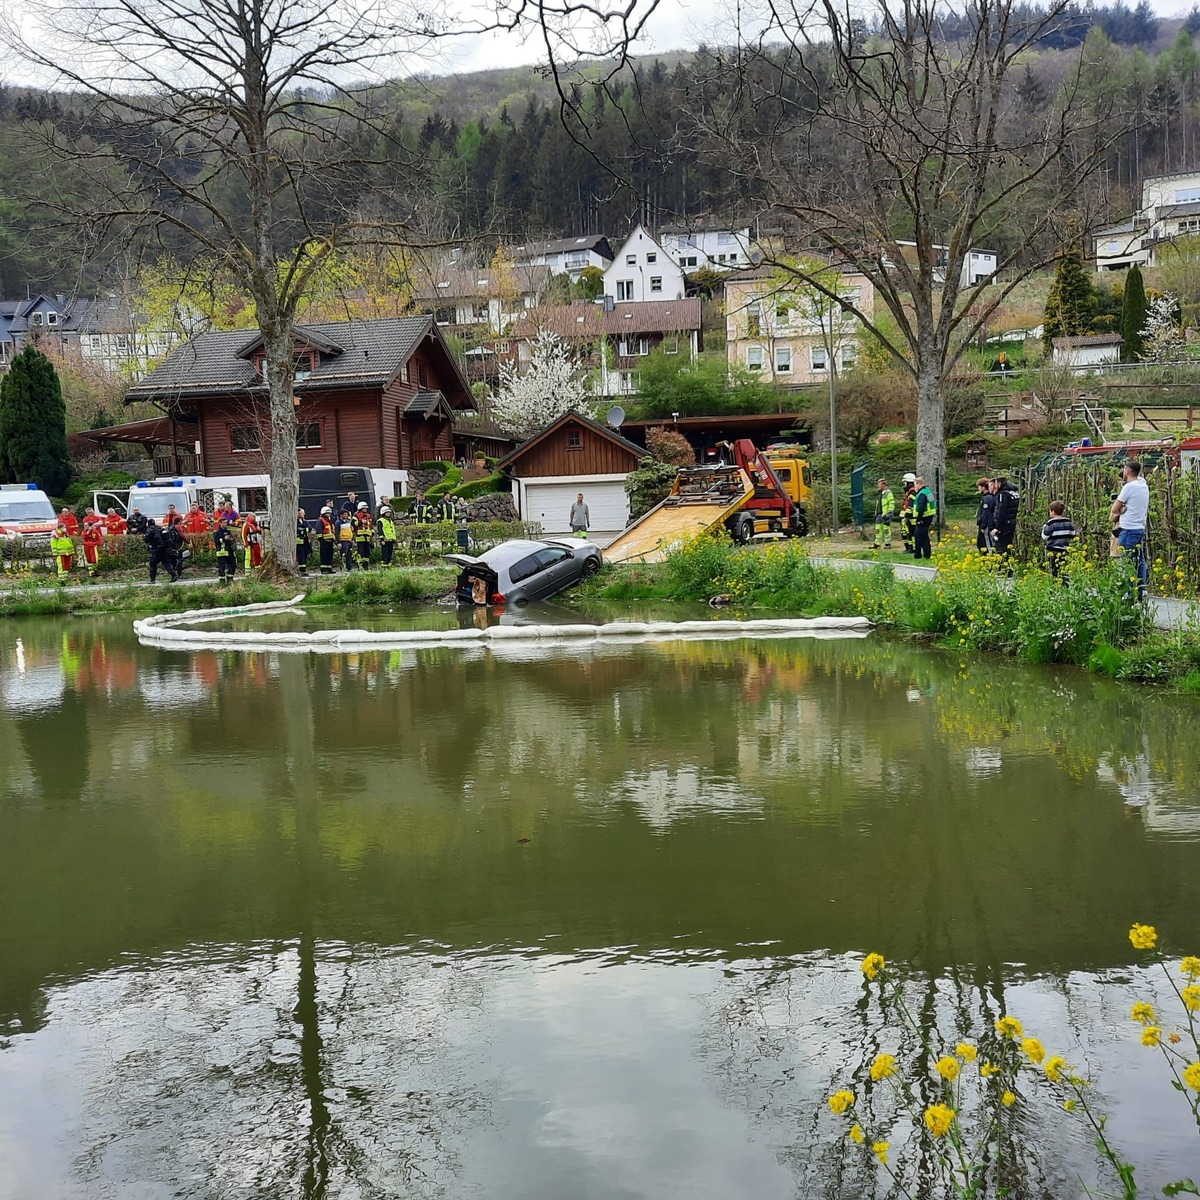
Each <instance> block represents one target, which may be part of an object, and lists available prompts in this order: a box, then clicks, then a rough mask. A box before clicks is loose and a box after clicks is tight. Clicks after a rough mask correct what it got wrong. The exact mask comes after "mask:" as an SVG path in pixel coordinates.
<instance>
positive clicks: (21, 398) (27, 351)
mask: <svg viewBox="0 0 1200 1200" xmlns="http://www.w3.org/2000/svg"><path fill="white" fill-rule="evenodd" d="M0 476H2V477H3V479H4V480H5V481H6V482H9V483H36V484H37V485H38V486H39V487H40V488H42V489H43V490H44V491H46V492H48V493H49V494H50V495H51V496H61V495H62V494H63V492H64V491H65V490H66V487H67V484H68V483H70V482H71V462H70V458H69V457H68V455H67V411H66V407H65V406H64V404H63V397H62V389H61V387H60V386H59V382H58V375H57V374H56V373H55V370H54V364H53V363H51V361H50V360H49V359H48V358H47V357H46V356H45V355H44V354H43V353H42V352H41V351H40V350H39V349H38V348H37V347H36V346H34V345H27V346H26V347H25V348H24V349H23V350H22V351H21V353H20V354H18V355H17V356H16V357H15V358H14V359H13V361H12V363H11V365H10V366H9V368H8V371H7V373H6V374H5V376H4V379H3V381H0Z"/></svg>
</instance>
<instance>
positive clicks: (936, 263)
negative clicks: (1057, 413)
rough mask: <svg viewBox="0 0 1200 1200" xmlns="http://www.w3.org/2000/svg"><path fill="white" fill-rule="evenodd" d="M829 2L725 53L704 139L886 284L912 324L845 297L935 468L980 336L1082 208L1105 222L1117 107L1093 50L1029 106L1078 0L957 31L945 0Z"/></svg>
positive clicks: (799, 221)
mask: <svg viewBox="0 0 1200 1200" xmlns="http://www.w3.org/2000/svg"><path fill="white" fill-rule="evenodd" d="M814 8H815V13H816V14H819V17H820V25H821V28H820V30H819V31H818V29H816V28H815V25H816V21H815V17H810V15H809V13H808V10H806V9H802V8H801V7H800V6H798V5H796V4H795V3H783V4H780V3H776V4H774V5H772V6H771V8H770V18H769V20H768V21H767V23H766V27H765V28H763V29H762V30H761V31H760V33H759V35H758V36H757V37H755V38H753V39H750V38H744V39H743V41H742V44H740V45H739V46H738V47H737V48H736V49H735V50H734V51H731V52H730V53H729V54H727V55H724V56H723V57H722V58H721V61H720V63H719V64H718V70H717V71H716V73H715V75H714V79H713V81H712V86H711V88H710V91H711V96H710V98H708V99H706V100H705V102H704V103H702V104H701V105H699V106H698V112H699V123H700V127H701V129H702V130H703V133H704V136H705V138H706V143H705V149H706V152H707V153H708V154H710V155H717V156H719V157H721V158H722V159H723V161H724V162H725V163H726V165H727V167H728V169H729V170H730V171H731V172H735V173H736V174H737V175H739V176H740V177H742V178H743V179H745V180H746V181H747V183H748V184H749V185H750V186H752V187H753V188H755V189H761V191H762V193H763V197H764V199H765V200H766V201H767V202H768V203H769V204H770V205H771V206H772V207H773V209H774V211H776V212H778V213H782V214H784V216H785V219H786V220H787V222H788V224H789V225H790V227H791V229H792V230H793V232H794V234H795V235H797V236H800V237H803V238H805V239H808V240H809V242H810V244H817V245H820V246H823V247H824V248H825V250H826V252H827V253H828V254H829V255H831V256H833V257H835V258H837V259H838V260H840V261H842V262H845V263H848V264H851V265H852V266H853V267H854V268H855V269H857V270H858V271H860V272H862V274H864V275H865V276H866V277H867V278H868V280H869V281H870V282H871V284H872V287H873V290H874V297H875V308H876V309H879V308H882V309H883V310H885V311H886V312H887V314H888V315H889V316H890V318H891V320H892V322H893V323H894V326H895V329H896V331H897V336H894V337H892V336H889V335H888V334H887V333H885V332H883V330H882V329H881V326H880V323H879V322H877V321H875V320H874V317H873V314H872V312H871V311H869V309H868V306H867V305H866V304H865V303H851V302H846V301H845V300H844V299H843V300H840V303H841V304H842V306H843V308H844V309H845V310H846V311H849V312H850V313H852V314H853V315H854V316H855V317H856V318H857V319H858V320H859V321H860V322H861V323H862V324H863V325H864V326H865V327H866V328H867V330H868V331H869V332H871V333H872V334H873V335H874V336H875V337H876V338H877V339H878V340H879V341H880V343H881V344H882V345H883V346H884V347H885V348H886V349H887V351H888V352H889V354H890V355H891V356H892V358H893V359H894V360H895V361H896V363H897V364H898V366H899V367H900V369H901V370H903V371H905V372H907V373H909V374H910V375H911V377H912V379H913V381H914V383H915V386H916V391H917V447H918V449H917V469H918V471H919V472H920V473H921V474H923V475H925V476H926V477H927V478H933V477H934V474H935V472H936V471H937V470H938V469H940V468H943V467H944V464H945V436H944V418H945V398H944V383H945V380H946V378H947V376H948V374H949V373H950V372H951V371H953V369H954V367H955V366H956V364H957V363H958V361H959V359H960V357H961V355H962V353H963V350H964V348H965V347H966V346H967V345H968V344H969V343H970V342H971V341H972V340H973V339H974V338H975V336H976V335H977V334H978V332H979V330H980V329H981V328H982V327H983V326H984V325H985V324H986V322H987V321H988V319H989V318H990V317H991V316H992V314H993V313H994V312H995V311H996V309H997V307H998V306H999V305H1000V303H1001V302H1002V301H1003V299H1004V297H1005V296H1006V295H1008V294H1009V292H1011V290H1012V289H1013V288H1014V287H1015V286H1016V283H1017V281H1018V280H1019V279H1020V278H1022V277H1023V276H1025V275H1027V274H1028V273H1030V272H1031V271H1033V270H1035V269H1036V268H1037V267H1038V266H1040V265H1042V264H1044V263H1045V262H1047V261H1049V260H1051V259H1052V258H1053V257H1054V256H1055V254H1056V253H1057V250H1058V248H1059V246H1061V245H1062V244H1063V241H1064V232H1065V231H1064V229H1063V227H1062V226H1063V225H1064V224H1065V220H1066V218H1067V217H1069V216H1071V215H1074V217H1075V219H1076V220H1078V221H1079V223H1080V226H1081V227H1088V226H1090V224H1091V216H1092V214H1091V211H1090V209H1091V206H1092V202H1093V200H1094V199H1095V198H1094V197H1093V195H1092V194H1091V193H1090V192H1089V190H1088V187H1087V184H1088V182H1089V180H1090V178H1091V176H1092V174H1093V172H1094V171H1095V169H1096V167H1097V164H1098V163H1099V161H1100V160H1101V158H1102V154H1103V151H1104V150H1105V148H1106V146H1107V145H1108V140H1109V137H1110V136H1111V135H1110V132H1109V126H1108V122H1107V118H1108V116H1109V115H1110V111H1111V104H1110V103H1109V102H1108V101H1107V100H1106V99H1105V98H1103V97H1102V96H1101V97H1099V98H1098V97H1097V94H1096V91H1095V89H1093V88H1092V87H1091V83H1092V77H1091V75H1090V74H1089V70H1090V68H1089V57H1088V53H1087V48H1086V47H1085V50H1084V53H1083V54H1082V55H1081V56H1080V57H1079V58H1078V59H1077V61H1076V63H1075V65H1074V67H1073V69H1072V70H1071V71H1069V72H1068V74H1067V76H1066V78H1065V79H1064V80H1063V82H1062V84H1061V85H1060V87H1059V89H1058V92H1057V94H1056V96H1055V99H1054V102H1053V104H1051V105H1050V106H1049V107H1048V108H1047V109H1046V110H1044V111H1042V112H1039V113H1026V114H1022V115H1021V116H1020V117H1018V116H1017V114H1016V112H1015V110H1014V106H1013V104H1012V102H1011V101H1012V92H1013V87H1014V83H1015V80H1014V78H1013V74H1014V65H1015V64H1017V63H1018V62H1019V61H1020V60H1021V59H1022V58H1023V57H1024V56H1026V55H1027V54H1028V52H1029V51H1030V49H1031V48H1032V47H1033V46H1035V45H1036V44H1037V42H1038V41H1039V39H1040V38H1041V37H1042V36H1043V35H1044V34H1045V33H1046V31H1047V30H1048V29H1050V28H1052V27H1053V26H1054V24H1055V22H1056V21H1057V20H1059V19H1060V18H1062V17H1063V15H1064V13H1065V11H1066V8H1067V6H1066V5H1065V4H1061V3H1060V4H1056V5H1053V4H1052V5H1051V6H1049V8H1047V9H1043V10H1039V11H1038V12H1037V13H1033V12H1032V11H1031V10H1029V9H1026V8H1024V7H1022V6H1021V5H1019V4H1018V3H1016V0H970V2H969V3H968V4H967V5H966V6H965V9H964V10H963V11H964V12H965V21H964V20H957V19H956V20H955V26H956V36H955V37H953V38H950V37H948V36H947V34H946V30H945V29H944V27H943V19H944V18H945V19H949V18H947V17H946V14H947V12H948V10H947V9H946V8H945V7H944V6H943V5H942V4H940V3H938V2H937V0H901V2H899V3H894V4H893V3H884V2H883V0H879V2H878V3H876V4H874V5H872V6H871V20H872V21H873V22H874V23H875V25H876V26H877V28H878V29H879V33H878V34H877V35H875V36H874V37H871V38H868V39H864V37H863V33H862V28H861V25H860V24H859V23H858V22H857V21H856V20H855V19H854V18H853V17H851V16H850V15H849V14H848V12H847V11H846V10H844V8H842V7H841V6H839V5H838V4H837V3H836V2H835V0H820V2H819V3H817V4H816V5H815V6H814ZM780 46H782V49H780ZM1014 221H1019V226H1018V227H1019V228H1020V237H1019V238H1017V239H1011V238H1010V237H1009V236H1008V235H1009V234H1011V232H1012V223H1013V222H1014ZM998 239H999V241H998ZM906 241H907V242H908V243H910V245H908V246H905V245H904V244H902V243H904V242H906ZM998 244H999V246H1000V250H999V261H998V274H999V276H1000V278H1001V279H1002V280H1003V281H1004V282H1003V283H1002V284H1000V285H999V286H991V287H988V286H987V285H986V284H985V283H983V282H974V283H972V282H971V281H970V279H967V281H966V282H964V270H963V269H964V265H965V264H967V263H968V262H969V257H968V256H969V254H970V251H971V248H972V247H988V248H991V247H993V246H996V245H998ZM792 271H793V274H795V276H796V278H797V279H798V280H800V281H801V282H804V283H807V284H810V285H813V284H814V280H813V279H812V277H811V276H810V275H809V274H808V273H806V272H804V271H803V270H800V269H797V268H792ZM831 298H833V299H839V298H837V297H831Z"/></svg>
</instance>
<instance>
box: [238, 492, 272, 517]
mask: <svg viewBox="0 0 1200 1200" xmlns="http://www.w3.org/2000/svg"><path fill="white" fill-rule="evenodd" d="M237 495H238V501H237V506H238V512H261V513H265V512H266V511H267V489H266V488H238V490H237Z"/></svg>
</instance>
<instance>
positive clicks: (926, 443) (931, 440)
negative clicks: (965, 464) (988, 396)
mask: <svg viewBox="0 0 1200 1200" xmlns="http://www.w3.org/2000/svg"><path fill="white" fill-rule="evenodd" d="M939 472H940V474H939ZM917 474H918V475H921V476H923V477H924V479H925V482H926V483H927V484H928V485H929V486H930V488H933V487H935V486H936V484H937V482H938V480H939V479H940V480H941V481H942V483H943V485H944V484H945V474H946V400H945V397H944V396H943V394H942V364H941V362H940V361H938V360H937V359H935V358H933V357H932V356H929V357H927V356H925V355H922V356H920V357H919V358H918V359H917ZM941 499H942V498H941V497H940V496H939V497H938V502H939V503H940V502H941Z"/></svg>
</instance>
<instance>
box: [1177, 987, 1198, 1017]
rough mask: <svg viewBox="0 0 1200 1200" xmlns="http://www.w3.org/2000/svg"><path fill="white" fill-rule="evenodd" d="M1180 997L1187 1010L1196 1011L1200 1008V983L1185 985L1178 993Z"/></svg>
mask: <svg viewBox="0 0 1200 1200" xmlns="http://www.w3.org/2000/svg"><path fill="white" fill-rule="evenodd" d="M1179 996H1180V999H1182V1000H1183V1003H1184V1006H1185V1007H1186V1008H1187V1010H1188V1012H1196V1011H1197V1010H1198V1009H1200V985H1197V984H1194V983H1189V984H1188V985H1187V987H1185V988H1184V989H1183V991H1182V992H1180V993H1179Z"/></svg>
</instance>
